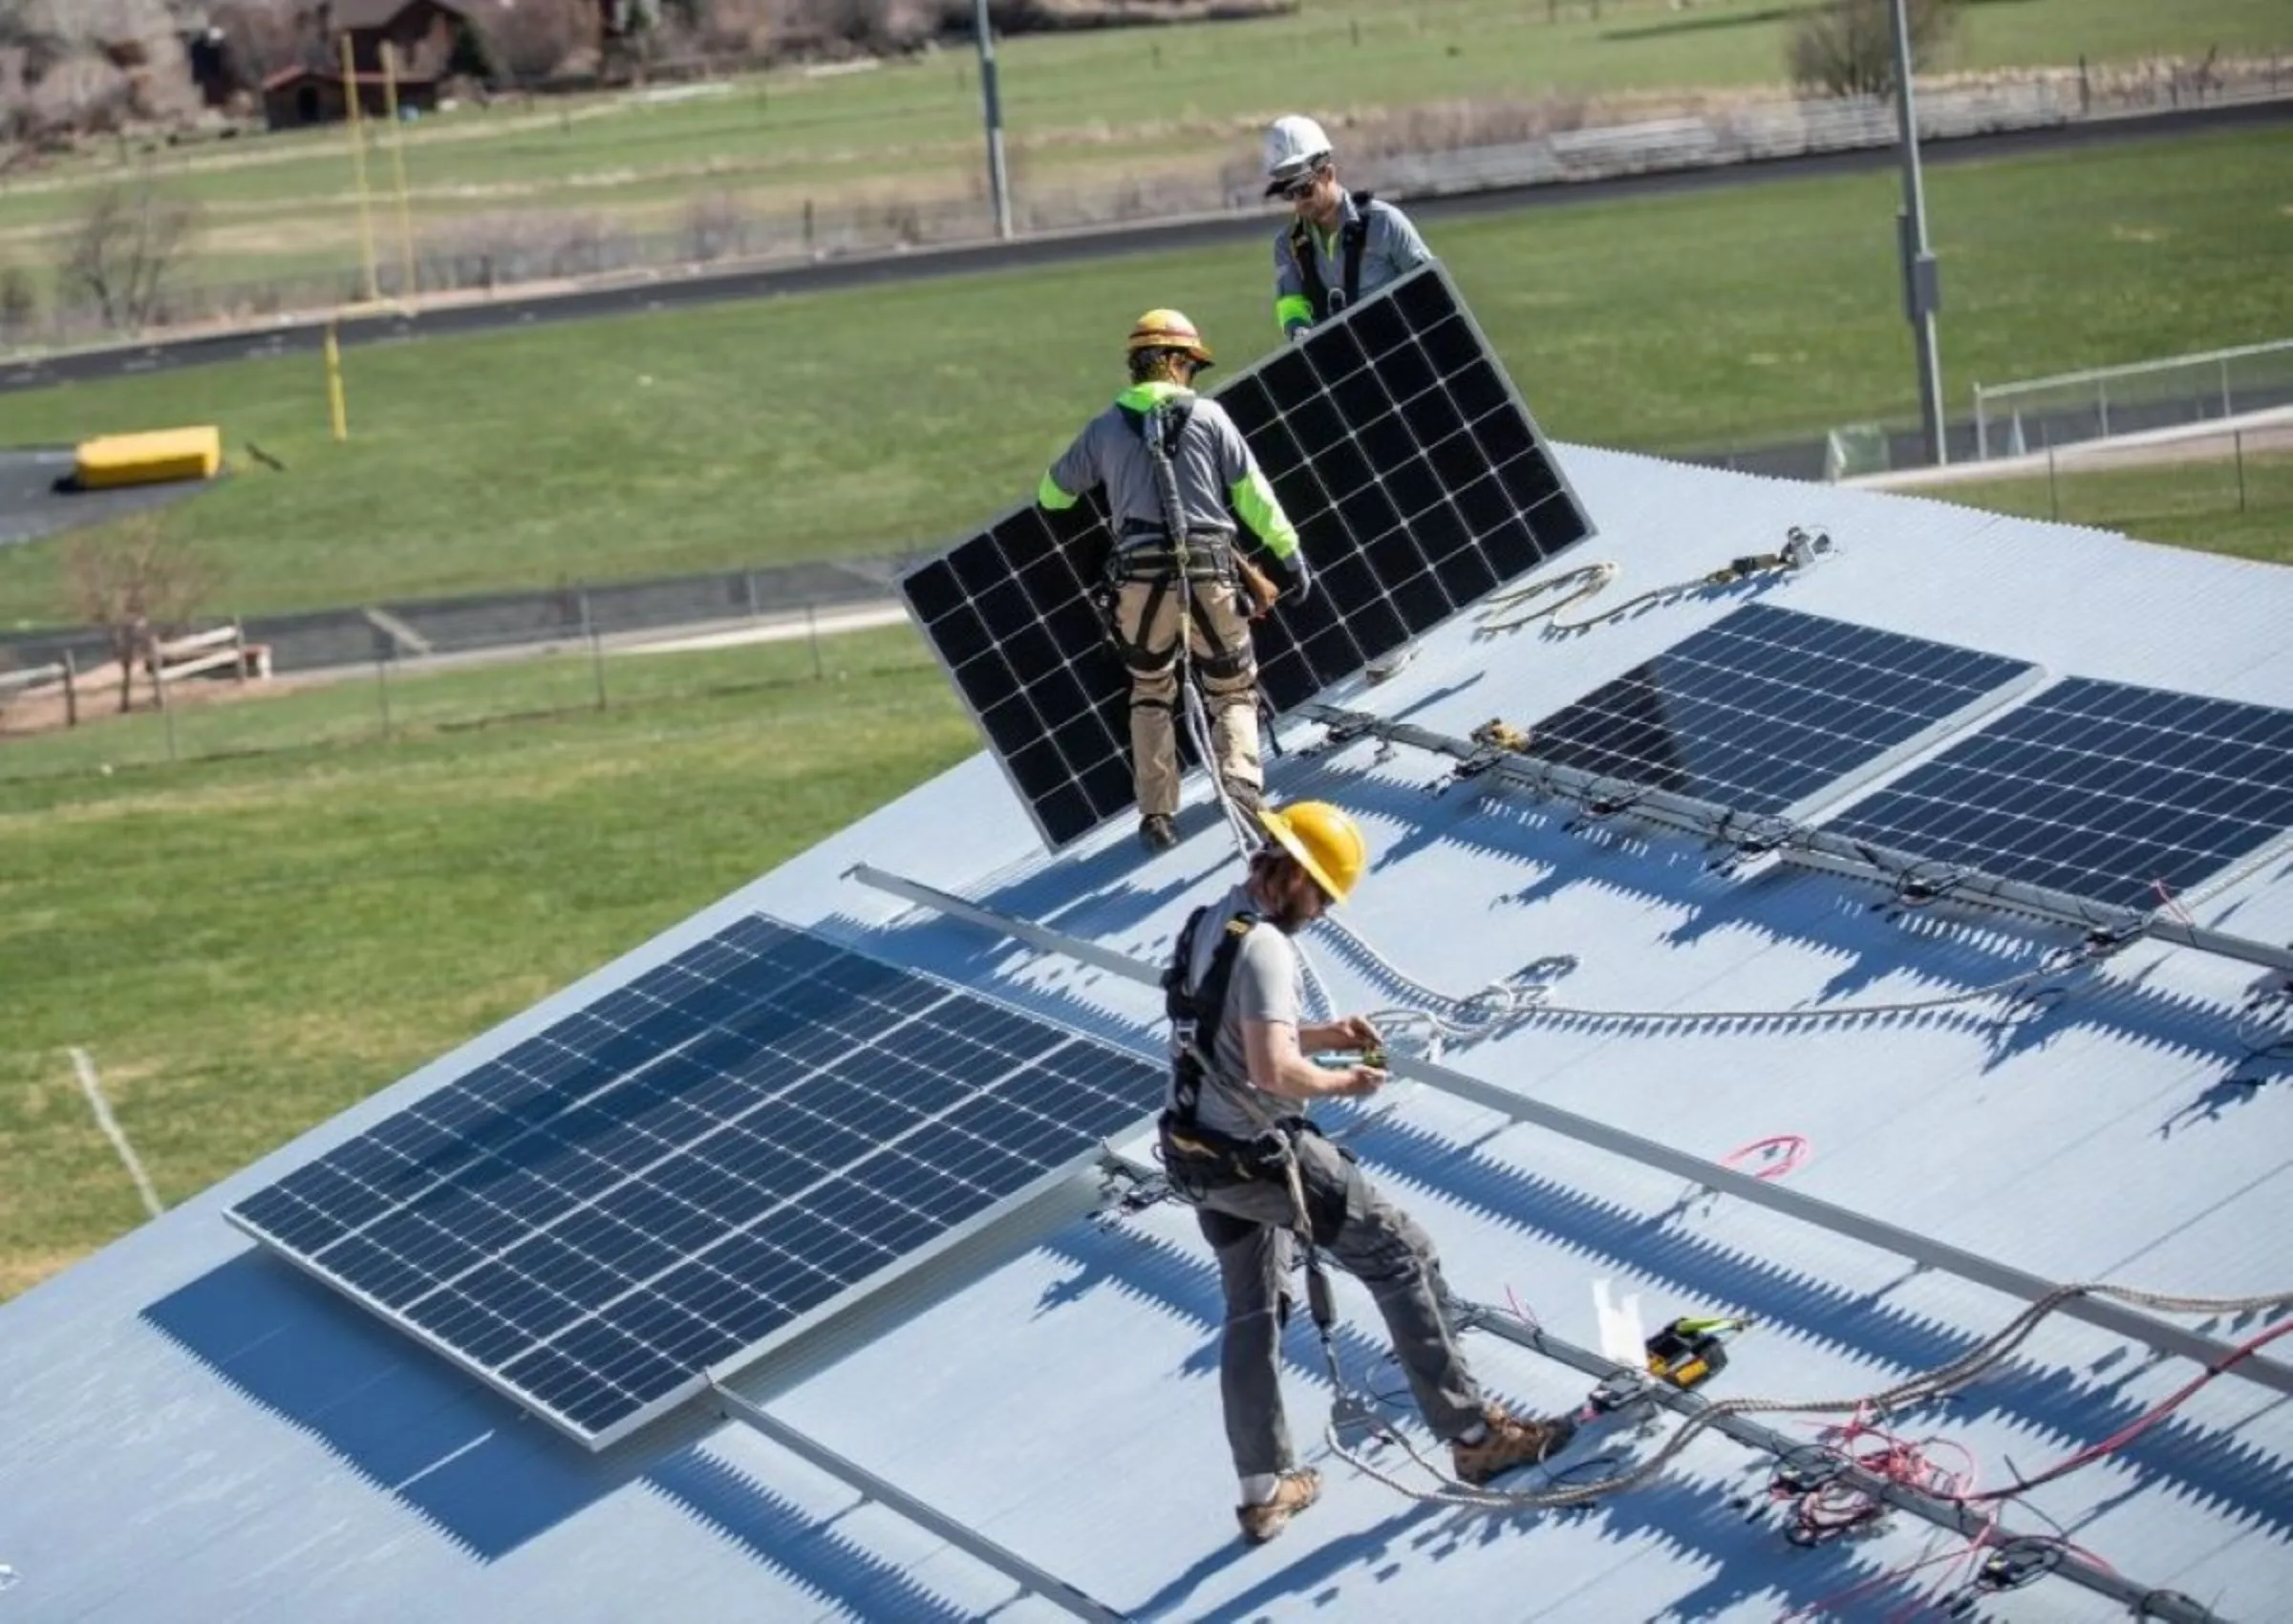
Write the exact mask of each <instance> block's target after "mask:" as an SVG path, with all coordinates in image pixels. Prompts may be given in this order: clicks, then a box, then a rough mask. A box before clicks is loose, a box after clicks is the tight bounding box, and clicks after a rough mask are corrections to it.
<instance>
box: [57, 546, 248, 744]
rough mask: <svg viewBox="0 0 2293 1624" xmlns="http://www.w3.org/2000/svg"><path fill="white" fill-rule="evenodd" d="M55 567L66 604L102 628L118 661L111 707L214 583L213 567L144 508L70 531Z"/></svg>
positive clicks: (129, 694)
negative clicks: (60, 571)
mask: <svg viewBox="0 0 2293 1624" xmlns="http://www.w3.org/2000/svg"><path fill="white" fill-rule="evenodd" d="M63 566H64V591H65V594H66V597H67V599H68V608H69V609H70V611H71V612H72V613H73V614H74V615H75V616H77V617H78V618H79V619H80V620H82V621H84V622H85V623H86V624H88V625H90V626H92V627H95V628H96V630H99V631H101V632H102V633H103V640H104V645H105V648H106V650H107V651H108V652H109V653H110V654H111V656H112V658H114V659H116V660H118V662H119V709H120V711H121V712H122V713H124V712H126V711H129V710H131V709H133V708H134V705H135V678H136V668H137V667H138V666H139V665H140V666H144V667H146V668H148V667H150V666H151V665H153V664H154V663H155V662H156V660H157V659H158V654H159V646H160V645H161V643H163V642H165V641H166V640H167V639H168V638H170V637H176V636H180V635H182V632H183V630H185V628H186V627H187V626H188V625H189V624H190V621H191V617H192V616H193V615H195V614H197V613H198V612H199V609H200V606H201V605H202V604H204V602H205V601H206V597H207V594H208V593H209V592H211V591H213V590H214V589H215V586H216V583H217V581H218V579H219V575H218V572H217V571H216V570H215V568H214V567H213V566H212V565H211V564H210V563H209V562H208V561H207V560H206V559H205V558H204V557H203V556H201V555H200V554H199V553H197V552H194V551H193V550H192V549H191V547H190V545H189V544H188V543H184V542H180V541H174V540H171V539H170V538H169V537H168V535H167V533H166V531H165V530H163V529H161V526H160V522H159V520H158V519H157V518H156V517H154V516H152V515H149V514H146V515H143V516H141V517H139V518H136V519H131V520H128V521H127V522H126V523H124V524H117V525H111V526H107V527H105V528H103V529H98V530H80V531H77V532H75V534H73V535H72V536H71V537H69V538H67V539H66V541H65V543H64V549H63Z"/></svg>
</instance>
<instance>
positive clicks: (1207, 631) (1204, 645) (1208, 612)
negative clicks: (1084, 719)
mask: <svg viewBox="0 0 2293 1624" xmlns="http://www.w3.org/2000/svg"><path fill="white" fill-rule="evenodd" d="M1189 585H1190V588H1191V591H1190V593H1189V596H1190V597H1191V598H1192V600H1193V607H1194V612H1193V615H1192V617H1191V623H1190V624H1189V626H1188V628H1187V641H1188V650H1189V655H1190V657H1191V659H1192V662H1193V667H1194V676H1195V680H1196V683H1197V684H1198V685H1199V686H1200V687H1201V689H1202V698H1203V708H1204V709H1206V710H1207V711H1209V712H1210V714H1211V753H1212V754H1213V755H1214V756H1215V757H1216V758H1217V767H1218V776H1219V777H1220V778H1221V779H1223V780H1225V781H1226V783H1227V784H1228V785H1229V787H1232V788H1242V789H1246V790H1248V791H1249V792H1250V793H1252V794H1256V793H1258V792H1259V791H1260V790H1261V789H1262V788H1263V787H1264V783H1265V779H1264V776H1263V774H1262V772H1261V771H1260V769H1259V766H1258V709H1257V697H1256V689H1257V682H1258V662H1257V656H1256V654H1255V653H1254V652H1253V651H1252V649H1251V644H1250V622H1249V621H1248V620H1247V619H1245V618H1244V617H1243V612H1242V608H1241V605H1240V602H1239V600H1238V598H1237V595H1236V593H1235V591H1234V588H1233V585H1232V582H1227V581H1195V582H1192V583H1189ZM1178 620H1179V592H1178V583H1177V582H1176V581H1174V580H1157V581H1125V582H1124V583H1123V589H1122V591H1121V593H1120V594H1119V595H1118V596H1117V597H1116V599H1115V630H1116V631H1117V633H1118V635H1119V636H1120V637H1121V638H1122V640H1123V645H1124V649H1123V658H1124V663H1125V664H1126V665H1127V666H1128V667H1129V668H1130V763H1131V772H1132V775H1133V777H1134V780H1135V781H1136V784H1137V788H1138V795H1139V812H1140V814H1141V816H1143V817H1152V816H1155V815H1157V814H1160V815H1161V816H1164V817H1168V816H1169V815H1170V814H1171V813H1173V812H1176V811H1177V810H1178V728H1177V719H1176V715H1175V713H1176V707H1177V705H1178V702H1179V699H1178V638H1179V624H1178Z"/></svg>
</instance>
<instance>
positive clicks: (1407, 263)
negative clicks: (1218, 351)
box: [1274, 192, 1433, 332]
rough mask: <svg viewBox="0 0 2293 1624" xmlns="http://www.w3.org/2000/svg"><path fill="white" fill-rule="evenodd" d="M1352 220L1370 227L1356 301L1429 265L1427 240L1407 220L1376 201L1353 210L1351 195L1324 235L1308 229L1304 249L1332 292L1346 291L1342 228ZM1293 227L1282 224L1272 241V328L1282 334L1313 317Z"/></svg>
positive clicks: (1362, 246)
mask: <svg viewBox="0 0 2293 1624" xmlns="http://www.w3.org/2000/svg"><path fill="white" fill-rule="evenodd" d="M1355 219H1364V220H1366V221H1367V222H1368V234H1367V235H1366V236H1364V237H1363V238H1362V240H1361V289H1360V292H1359V294H1358V297H1361V298H1367V297H1368V296H1369V295H1370V294H1372V293H1374V292H1376V291H1377V290H1378V289H1379V288H1382V287H1384V286H1385V284H1387V283H1388V282H1391V281H1394V280H1395V279H1396V278H1398V277H1403V276H1406V275H1407V274H1408V273H1409V272H1411V271H1413V270H1415V269H1416V268H1417V267H1419V266H1421V265H1429V264H1431V263H1432V259H1433V251H1432V249H1430V248H1428V247H1426V246H1425V239H1424V238H1423V237H1420V236H1419V235H1418V234H1417V227H1416V226H1414V225H1412V224H1409V217H1408V216H1407V215H1405V214H1404V213H1403V212H1402V211H1401V210H1400V209H1398V208H1396V207H1394V206H1393V204H1391V203H1382V202H1380V201H1379V200H1377V199H1376V198H1372V199H1371V200H1370V202H1369V207H1368V208H1367V209H1366V210H1364V209H1361V208H1358V207H1356V205H1355V203H1354V196H1353V194H1352V193H1351V192H1348V193H1346V194H1345V197H1344V199H1343V201H1341V202H1340V203H1339V205H1338V220H1337V224H1335V225H1333V226H1332V227H1331V229H1330V232H1329V234H1328V235H1327V236H1324V235H1323V234H1322V233H1321V232H1320V231H1319V230H1318V229H1316V228H1315V227H1314V226H1312V225H1308V226H1307V227H1306V242H1307V249H1308V252H1310V253H1311V254H1312V255H1313V257H1314V263H1315V267H1316V268H1317V269H1318V270H1319V271H1320V272H1321V285H1322V286H1323V287H1324V288H1328V289H1329V290H1330V291H1331V293H1333V294H1338V293H1340V292H1342V290H1343V289H1344V288H1345V226H1346V224H1347V223H1348V222H1350V221H1353V220H1355ZM1295 224H1296V222H1293V223H1292V225H1285V226H1284V227H1282V229H1281V232H1280V234H1279V235H1277V236H1276V237H1275V240H1274V312H1275V325H1277V326H1278V327H1280V328H1281V329H1282V330H1283V331H1285V332H1286V331H1289V330H1290V329H1291V328H1292V327H1294V326H1299V325H1311V324H1312V322H1313V320H1314V316H1313V313H1312V310H1311V309H1310V307H1307V306H1306V305H1305V304H1304V300H1305V296H1306V281H1305V278H1304V277H1303V276H1301V275H1299V274H1298V269H1297V256H1296V255H1295V254H1294V253H1293V252H1292V251H1291V246H1290V233H1291V230H1292V226H1293V225H1295Z"/></svg>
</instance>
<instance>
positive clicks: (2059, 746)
mask: <svg viewBox="0 0 2293 1624" xmlns="http://www.w3.org/2000/svg"><path fill="white" fill-rule="evenodd" d="M1824 826H1825V827H1826V829H1828V830H1829V831H1830V832H1831V833H1832V834H1835V835H1838V836H1840V837H1842V838H1844V839H1847V840H1850V841H1855V842H1860V843H1864V844H1870V845H1874V846H1880V847H1884V848H1887V849H1888V850H1890V851H1892V852H1895V853H1897V854H1898V855H1900V856H1903V857H1908V858H1912V859H1916V860H1919V861H1925V862H1931V863H1947V864H1952V865H1957V866H1960V867H1964V868H1971V869H1980V870H1981V871H1982V872H1983V873H1986V874H1993V875H1997V876H1999V877H2000V878H2002V879H2006V880H2013V881H2018V882H2020V883H2022V884H2024V885H2028V886H2035V887H2042V888H2044V889H2047V890H2050V891H2056V892H2060V893H2062V894H2064V895H2067V896H2070V897H2075V898H2079V899H2081V900H2084V901H2088V902H2095V903H2102V904H2105V905H2107V906H2110V907H2113V908H2133V909H2137V910H2141V911H2147V910H2149V909H2151V908H2157V907H2160V906H2162V905H2163V904H2165V903H2166V902H2167V901H2169V900H2170V899H2171V898H2172V897H2174V896H2175V895H2176V894H2178V893H2179V892H2182V891H2185V890H2188V889H2190V888H2192V887H2197V886H2200V885H2203V884H2205V883H2206V882H2207V881H2209V880H2212V879H2215V878H2218V876H2220V875H2221V874H2222V873H2223V872H2224V871H2225V870H2227V869H2229V868H2230V867H2232V866H2233V865H2236V864H2238V863H2239V862H2240V861H2241V860H2243V859H2245V858H2249V857H2251V856H2252V855H2253V854H2255V853H2256V852H2258V851H2260V850H2261V848H2263V847H2264V846H2266V845H2268V844H2271V843H2272V842H2274V841H2276V840H2277V839H2278V838H2279V837H2280V836H2282V835H2283V834H2284V833H2285V832H2286V831H2287V830H2288V829H2293V711H2282V710H2277V709H2274V708H2272V707H2270V706H2266V705H2248V704H2241V703H2239V702H2237V701H2234V700H2228V699H2209V698H2204V697H2202V696H2200V695H2198V694H2175V693H2171V692H2168V691H2166V690H2162V689H2155V688H2137V687H2134V686H2132V685H2130V684H2127V683H2121V682H2103V681H2099V680H2096V679H2094V678H2090V677H2075V678H2071V679H2068V680H2066V681H2064V682H2060V683H2057V684H2056V685H2055V686H2053V687H2051V688H2049V689H2047V690H2046V691H2045V692H2043V693H2041V694H2037V695H2035V696H2034V697H2033V698H2032V699H2031V700H2030V701H2029V702H2028V703H2026V704H2024V705H2021V706H2018V707H2017V708H2015V709H2014V710H2012V711H2009V712H2007V713H2006V714H2004V716H1999V717H1998V718H1996V719H1995V720H1993V721H1991V722H1989V723H1988V724H1986V725H1985V726H1984V727H1982V729H1981V730H1980V731H1978V732H1976V733H1973V734H1970V735H1968V736H1967V737H1964V738H1962V739H1961V740H1959V741H1958V742H1957V743H1955V744H1953V745H1951V746H1950V748H1948V749H1947V750H1945V751H1943V752H1942V753H1941V754H1940V755H1939V756H1938V757H1936V758H1935V759H1933V760H1931V761H1927V762H1923V763H1921V764H1920V765H1919V766H1918V767H1916V768H1914V769H1912V770H1911V771H1910V772H1908V773H1906V774H1904V775H1903V776H1902V777H1901V778H1899V779H1897V780H1895V781H1894V782H1892V783H1889V784H1887V785H1885V786H1884V787H1883V788H1881V789H1879V790H1877V791H1875V792H1874V793H1873V794H1872V795H1870V796H1869V797H1867V798H1866V799H1864V800H1862V801H1857V802H1856V803H1855V804H1854V805H1853V806H1851V807H1849V808H1848V809H1847V810H1846V811H1845V812H1843V813H1841V814H1840V815H1839V816H1837V817H1835V818H1832V819H1830V820H1828V821H1827V822H1826V823H1825V825H1824Z"/></svg>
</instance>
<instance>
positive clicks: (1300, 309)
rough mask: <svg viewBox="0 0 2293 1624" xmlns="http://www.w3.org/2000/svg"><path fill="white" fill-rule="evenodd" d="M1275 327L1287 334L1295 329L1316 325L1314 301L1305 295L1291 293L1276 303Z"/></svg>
mask: <svg viewBox="0 0 2293 1624" xmlns="http://www.w3.org/2000/svg"><path fill="white" fill-rule="evenodd" d="M1274 325H1275V326H1276V327H1278V328H1280V329H1281V330H1282V331H1284V332H1285V333H1287V332H1288V331H1290V330H1291V329H1292V328H1294V327H1312V326H1313V325H1314V301H1313V300H1311V299H1309V298H1307V297H1306V296H1305V295H1304V294H1303V293H1291V294H1288V295H1286V296H1285V297H1283V298H1279V299H1276V300H1275V302H1274Z"/></svg>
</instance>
